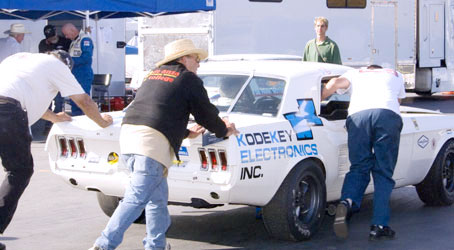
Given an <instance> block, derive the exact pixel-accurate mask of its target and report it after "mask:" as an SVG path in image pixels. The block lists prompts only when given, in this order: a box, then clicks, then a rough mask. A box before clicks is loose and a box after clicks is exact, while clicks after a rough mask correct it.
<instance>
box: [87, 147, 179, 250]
mask: <svg viewBox="0 0 454 250" xmlns="http://www.w3.org/2000/svg"><path fill="white" fill-rule="evenodd" d="M122 160H124V162H125V163H126V164H127V166H128V168H129V170H130V171H131V180H130V182H129V186H128V187H127V188H126V191H125V195H124V198H123V199H122V200H121V201H120V203H119V205H118V207H117V209H116V210H115V212H114V213H113V215H112V217H111V218H110V220H109V223H108V224H107V226H106V228H105V229H104V231H102V233H101V236H100V237H99V238H98V239H97V240H96V242H95V245H96V246H98V247H100V248H101V249H105V250H110V249H115V248H116V247H118V245H120V243H121V241H122V240H123V235H124V232H125V231H126V230H127V229H128V228H129V226H130V225H131V224H132V223H133V222H134V221H135V220H136V219H137V218H138V217H139V216H140V215H141V214H142V211H143V210H144V209H145V216H146V223H147V225H146V231H147V235H146V237H145V238H144V239H143V245H144V248H145V249H146V250H155V249H164V248H165V246H166V237H165V233H166V231H167V229H168V228H169V226H170V216H169V211H168V210H167V200H168V187H167V179H166V178H165V177H164V176H163V169H164V168H165V166H163V165H162V164H160V163H159V162H157V161H155V160H153V159H151V158H149V157H146V156H143V155H136V154H124V155H122Z"/></svg>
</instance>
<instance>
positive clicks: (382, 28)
mask: <svg viewBox="0 0 454 250" xmlns="http://www.w3.org/2000/svg"><path fill="white" fill-rule="evenodd" d="M371 6H372V7H371V11H372V13H371V64H378V65H383V66H385V67H389V68H395V67H396V62H397V1H371Z"/></svg>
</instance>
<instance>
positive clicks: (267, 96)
mask: <svg viewBox="0 0 454 250" xmlns="http://www.w3.org/2000/svg"><path fill="white" fill-rule="evenodd" d="M284 88H285V81H283V80H280V79H274V78H266V77H253V78H252V79H251V81H250V82H249V84H248V86H246V88H245V89H244V90H243V92H242V93H241V96H240V98H239V99H238V101H237V103H236V104H235V106H234V107H233V109H232V112H240V113H249V114H258V115H265V116H276V115H277V112H278V111H279V107H280V104H281V101H282V95H283V94H284Z"/></svg>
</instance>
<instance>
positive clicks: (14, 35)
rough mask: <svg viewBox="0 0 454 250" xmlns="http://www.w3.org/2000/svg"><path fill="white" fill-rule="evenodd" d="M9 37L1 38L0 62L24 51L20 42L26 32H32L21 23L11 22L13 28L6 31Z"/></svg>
mask: <svg viewBox="0 0 454 250" xmlns="http://www.w3.org/2000/svg"><path fill="white" fill-rule="evenodd" d="M4 33H5V34H8V35H9V36H8V37H5V38H0V63H1V62H2V61H3V59H5V58H7V57H8V56H10V55H13V54H16V53H18V52H22V47H21V46H20V43H21V42H22V40H24V36H25V34H30V32H28V31H27V30H26V29H25V27H24V25H23V24H21V23H14V24H11V28H10V29H9V30H7V31H5V32H4Z"/></svg>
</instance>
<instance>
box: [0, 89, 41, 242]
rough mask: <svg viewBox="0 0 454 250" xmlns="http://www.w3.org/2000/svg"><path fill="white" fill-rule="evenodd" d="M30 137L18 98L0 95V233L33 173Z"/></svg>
mask: <svg viewBox="0 0 454 250" xmlns="http://www.w3.org/2000/svg"><path fill="white" fill-rule="evenodd" d="M31 141H32V137H31V135H30V132H29V128H28V118H27V113H26V112H25V111H24V110H23V109H22V108H21V107H20V104H19V102H17V101H16V102H15V100H13V99H10V98H4V97H0V158H1V159H2V165H3V167H4V169H5V172H6V176H5V179H4V180H3V183H2V184H1V186H0V233H3V232H4V231H5V229H6V227H7V226H8V225H9V223H10V222H11V219H12V218H13V215H14V212H15V211H16V208H17V203H18V201H19V198H20V197H21V195H22V193H23V192H24V190H25V188H26V187H27V185H28V183H29V182H30V178H31V176H32V174H33V158H32V154H31Z"/></svg>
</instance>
